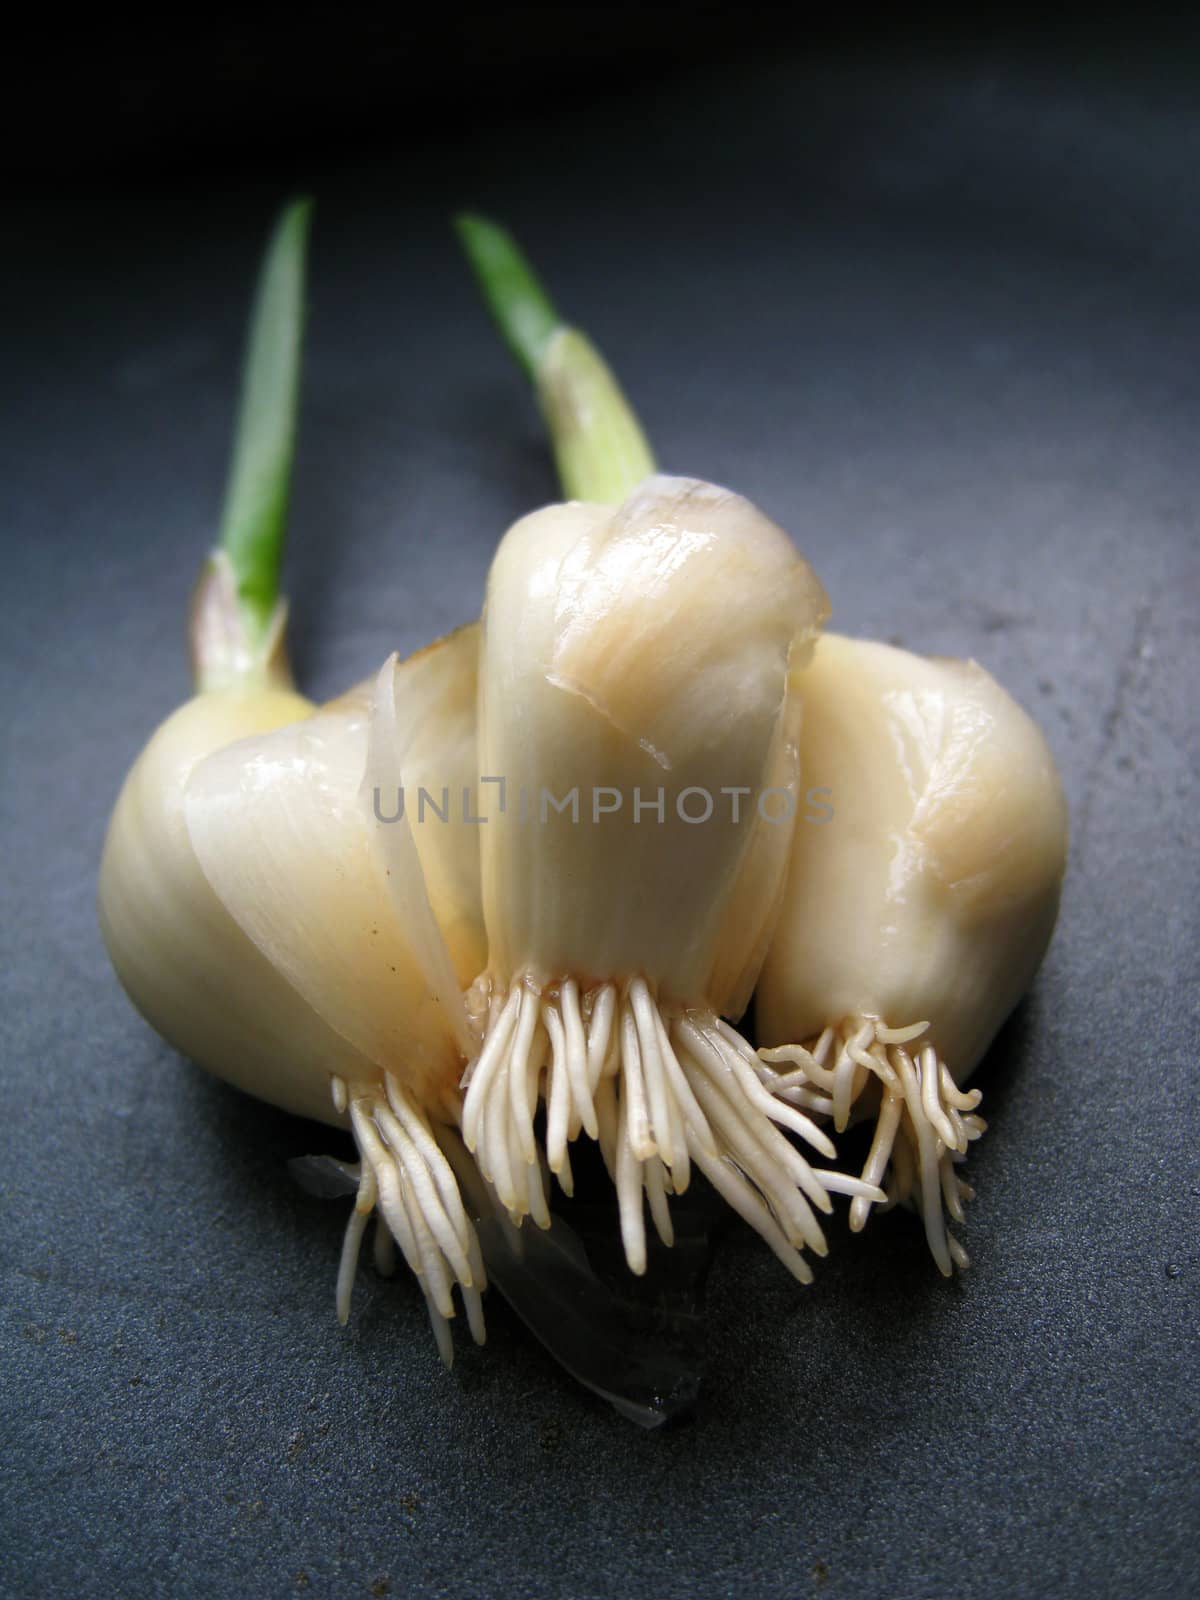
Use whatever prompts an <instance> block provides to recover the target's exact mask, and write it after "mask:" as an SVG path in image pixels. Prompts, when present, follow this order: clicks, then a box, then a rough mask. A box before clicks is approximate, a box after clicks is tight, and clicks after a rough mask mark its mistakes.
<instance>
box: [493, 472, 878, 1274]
mask: <svg viewBox="0 0 1200 1600" xmlns="http://www.w3.org/2000/svg"><path fill="white" fill-rule="evenodd" d="M825 609H826V603H825V595H824V591H823V590H822V588H821V586H820V584H819V583H818V581H817V579H816V577H815V576H814V575H813V573H812V571H811V569H810V568H809V566H808V565H807V563H806V562H805V561H803V560H802V559H801V558H800V557H799V556H798V555H797V553H796V551H795V549H794V548H793V546H792V545H791V543H790V542H789V540H788V539H787V537H786V536H785V535H784V534H783V533H782V532H781V531H780V530H779V529H778V528H777V527H775V525H774V524H773V523H771V522H769V521H768V520H767V519H766V518H765V517H764V516H763V515H762V514H761V512H759V511H757V510H756V509H755V508H754V507H753V506H752V505H750V504H749V503H748V502H747V501H745V500H743V499H741V498H740V497H739V496H737V495H734V494H731V493H729V492H728V491H726V490H723V489H718V488H715V487H713V486H712V485H711V484H705V483H701V482H698V481H696V480H692V479H682V478H667V477H654V478H650V479H648V480H647V481H646V482H645V483H644V484H643V485H642V486H641V487H640V488H639V489H638V490H636V491H635V492H634V493H633V494H632V495H631V496H630V497H629V498H628V499H627V500H626V501H625V503H624V504H623V505H622V506H620V507H619V508H617V509H615V510H614V509H613V508H611V507H604V506H598V505H586V504H579V503H571V504H568V505H561V506H552V507H550V508H548V509H546V510H544V511H540V512H536V513H534V514H533V515H532V516H529V517H526V518H525V519H524V520H523V521H521V522H519V523H517V524H516V526H515V527H513V528H512V529H511V530H510V531H509V533H508V534H507V535H506V537H505V539H504V541H503V542H502V544H501V546H500V549H499V551H498V553H497V555H496V557H495V560H494V562H493V565H492V570H491V574H490V577H489V581H488V590H487V600H486V605H485V610H484V620H483V644H482V649H481V659H480V725H479V749H480V756H479V760H480V773H481V776H482V778H483V779H484V781H485V782H487V781H491V782H492V783H493V784H494V785H495V794H494V804H493V805H492V806H491V807H490V808H489V812H488V820H487V824H486V826H484V827H483V828H482V830H481V840H480V843H481V848H482V864H483V904H484V918H485V923H486V927H487V934H488V965H487V968H486V970H485V971H484V972H482V973H481V975H480V977H479V979H478V981H477V983H476V984H475V985H474V987H473V990H472V992H471V995H470V998H469V1005H470V1007H471V1009H472V1011H473V1013H474V1014H475V1015H476V1016H477V1017H478V1018H479V1026H480V1028H481V1032H482V1047H481V1049H480V1050H479V1052H478V1055H477V1058H476V1059H475V1060H474V1062H473V1063H472V1065H471V1067H470V1069H469V1076H468V1079H467V1089H466V1096H465V1101H464V1109H463V1133H464V1138H465V1141H466V1143H467V1146H468V1148H469V1149H471V1150H472V1151H473V1152H474V1153H475V1155H476V1159H477V1160H478V1162H479V1164H480V1167H481V1169H482V1171H483V1172H484V1174H485V1175H486V1176H487V1177H488V1178H489V1179H490V1180H491V1181H492V1182H493V1183H494V1184H495V1186H496V1188H497V1191H498V1193H499V1196H500V1198H501V1200H502V1201H503V1202H504V1204H505V1205H506V1206H507V1207H508V1208H509V1210H510V1212H511V1213H512V1214H513V1216H514V1217H516V1218H519V1217H521V1216H523V1215H524V1214H526V1213H527V1212H533V1213H534V1214H535V1216H538V1217H539V1219H540V1220H544V1200H543V1198H542V1194H541V1173H540V1168H539V1164H538V1158H537V1151H536V1147H535V1142H534V1129H533V1123H534V1114H535V1110H536V1106H537V1101H538V1097H539V1094H542V1095H544V1098H545V1100H546V1104H547V1121H546V1152H547V1156H548V1160H549V1165H550V1168H551V1170H552V1171H553V1172H555V1173H557V1174H558V1176H559V1180H560V1182H561V1183H562V1185H563V1187H564V1188H565V1189H567V1190H568V1192H569V1190H570V1186H571V1181H572V1180H571V1169H570V1161H569V1155H568V1144H569V1142H570V1141H571V1140H573V1139H574V1138H576V1137H577V1136H578V1134H579V1132H580V1131H581V1130H585V1131H586V1132H587V1133H588V1134H589V1135H590V1136H591V1137H593V1138H597V1139H599V1141H600V1144H601V1148H602V1150H603V1152H604V1155H605V1158H606V1161H607V1163H608V1165H609V1169H610V1172H611V1173H612V1175H613V1178H614V1181H615V1184H616V1188H617V1194H618V1200H619V1205H620V1217H621V1228H622V1235H623V1239H624V1243H625V1250H626V1255H627V1257H628V1260H629V1263H630V1265H631V1267H632V1268H633V1270H634V1271H637V1272H640V1271H643V1270H644V1268H645V1232H644V1214H643V1193H644V1194H645V1196H646V1198H647V1199H648V1201H649V1206H650V1211H651V1215H652V1217H653V1220H654V1223H655V1226H656V1227H657V1229H658V1231H659V1233H660V1235H661V1236H662V1238H663V1239H664V1240H666V1241H667V1242H669V1241H670V1238H671V1224H670V1217H669V1212H668V1207H667V1196H668V1194H670V1193H672V1192H675V1193H678V1192H681V1191H682V1190H683V1189H684V1187H685V1186H686V1184H687V1182H688V1178H689V1174H690V1169H691V1164H692V1163H693V1162H694V1163H695V1164H696V1165H697V1166H699V1167H700V1168H701V1170H702V1171H703V1172H705V1174H706V1175H707V1176H708V1177H709V1178H710V1179H711V1181H712V1182H713V1184H714V1185H715V1187H716V1188H717V1189H718V1190H719V1191H720V1192H721V1193H722V1194H723V1195H724V1196H725V1198H726V1199H727V1200H728V1201H729V1202H730V1204H731V1205H733V1206H734V1207H735V1209H736V1210H738V1211H739V1212H740V1213H741V1214H742V1215H743V1216H744V1217H746V1218H747V1220H749V1221H750V1222H751V1223H752V1224H753V1226H755V1227H756V1228H757V1229H758V1230H759V1232H760V1233H761V1234H762V1235H763V1237H764V1238H765V1239H766V1240H767V1241H768V1243H769V1244H770V1245H771V1246H772V1248H773V1249H774V1250H775V1251H776V1253H777V1254H778V1255H779V1256H780V1258H781V1259H782V1260H783V1261H784V1262H785V1263H786V1264H787V1265H788V1267H789V1268H790V1269H791V1270H792V1271H793V1272H794V1273H795V1274H796V1276H797V1277H800V1278H801V1279H805V1280H806V1279H807V1278H808V1277H809V1276H810V1275H811V1274H810V1269H809V1268H808V1265H807V1263H806V1262H805V1261H804V1259H803V1257H802V1256H801V1255H800V1253H799V1250H800V1248H801V1247H802V1246H804V1245H808V1246H810V1247H811V1248H812V1249H814V1250H816V1251H818V1252H823V1250H824V1248H825V1246H824V1238H823V1235H822V1233H821V1229H820V1226H819V1224H818V1222H817V1220H816V1217H815V1216H814V1214H813V1209H812V1208H813V1207H814V1206H815V1207H817V1208H818V1209H820V1210H828V1209H829V1207H830V1201H829V1198H828V1193H827V1191H828V1190H829V1189H838V1188H841V1189H846V1190H849V1191H851V1192H855V1193H866V1194H870V1195H872V1196H874V1197H877V1198H881V1196H880V1195H879V1191H878V1190H875V1189H871V1188H864V1186H862V1185H861V1184H859V1183H857V1182H856V1181H855V1180H853V1179H846V1178H844V1177H842V1176H841V1175H838V1174H829V1173H823V1172H814V1171H813V1170H812V1169H811V1168H810V1166H809V1164H808V1162H807V1161H806V1160H805V1159H804V1158H803V1156H801V1155H800V1153H799V1152H798V1151H797V1150H796V1149H795V1147H794V1146H793V1145H792V1144H791V1143H790V1142H789V1141H788V1140H787V1139H786V1138H785V1137H784V1135H783V1133H782V1132H781V1131H780V1127H779V1126H776V1124H779V1125H781V1126H782V1127H786V1128H789V1129H792V1130H793V1131H795V1132H797V1133H799V1134H800V1135H801V1136H802V1137H804V1138H805V1139H807V1140H808V1142H809V1143H810V1144H812V1145H814V1146H815V1147H816V1148H817V1149H819V1150H821V1151H823V1152H825V1153H827V1154H829V1155H832V1154H833V1153H834V1151H833V1146H832V1145H831V1144H830V1142H829V1141H828V1139H827V1138H826V1136H825V1135H824V1134H822V1133H821V1132H820V1130H819V1129H817V1128H816V1126H815V1125H814V1124H813V1123H812V1121H811V1120H810V1119H809V1118H808V1117H806V1116H805V1115H803V1114H802V1113H801V1112H800V1111H798V1110H797V1109H796V1108H795V1107H792V1106H788V1105H786V1104H785V1103H784V1102H783V1101H781V1100H779V1099H777V1098H774V1097H772V1096H771V1095H769V1094H768V1093H767V1092H766V1090H765V1089H764V1088H763V1087H762V1085H761V1083H760V1081H759V1078H758V1076H757V1073H756V1071H755V1068H756V1066H757V1061H756V1058H755V1056H754V1053H753V1051H752V1050H751V1049H750V1047H749V1046H748V1045H747V1044H746V1043H745V1041H744V1040H743V1039H742V1038H741V1037H740V1035H739V1034H737V1033H736V1032H735V1031H734V1029H733V1028H731V1027H730V1026H729V1025H728V1024H727V1023H725V1022H722V1021H721V1020H719V1019H720V1017H721V1015H722V1013H723V1012H726V1011H729V1010H730V1009H732V1007H733V1005H734V1004H735V1003H744V1001H745V998H746V995H747V994H748V993H749V989H750V987H751V986H752V984H753V980H754V975H755V971H756V969H757V965H758V963H759V961H760V960H761V958H762V956H763V954H764V953H765V949H766V943H767V939H768V938H769V935H770V926H771V923H772V921H773V919H774V914H775V911H776V908H777V900H778V891H779V890H780V889H781V888H782V880H783V865H784V862H785V861H786V857H787V852H788V848H789V841H790V835H791V831H792V827H793V816H792V813H793V811H794V804H795V794H794V790H795V776H796V774H795V754H796V752H795V721H796V716H797V713H798V702H797V700H796V699H795V697H794V696H793V695H792V694H791V693H790V692H789V683H790V678H791V675H792V674H793V673H794V672H795V671H796V669H797V667H798V665H799V664H800V662H801V661H802V659H803V657H804V655H805V654H806V652H807V649H808V646H809V643H810V641H811V639H812V638H813V636H814V635H815V633H816V631H817V629H818V628H819V626H820V624H821V621H822V620H823V617H824V615H825ZM772 861H773V862H774V872H772V870H771V863H772ZM772 878H774V880H775V883H774V884H773V883H772Z"/></svg>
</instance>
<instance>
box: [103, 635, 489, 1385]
mask: <svg viewBox="0 0 1200 1600" xmlns="http://www.w3.org/2000/svg"><path fill="white" fill-rule="evenodd" d="M476 663H477V649H476V641H475V636H474V630H472V629H466V630H463V631H462V632H461V633H460V634H457V635H452V636H451V637H450V638H449V639H447V640H443V641H441V642H439V644H437V645H435V646H431V647H430V648H429V649H428V650H426V651H423V652H421V654H420V655H418V656H417V657H414V658H413V659H412V661H411V662H406V663H404V664H401V665H397V663H396V662H395V659H394V658H393V659H392V660H390V661H389V662H388V663H386V664H385V666H384V668H383V671H382V672H381V673H380V675H379V678H378V680H377V682H376V684H375V685H374V689H373V692H372V693H370V694H368V693H367V692H365V690H364V689H362V688H360V689H359V690H357V691H352V692H351V693H349V694H348V695H345V696H343V697H342V698H341V699H340V700H339V701H337V702H335V703H334V704H333V705H332V706H331V707H328V708H326V709H325V710H322V711H314V708H313V707H312V706H311V705H310V704H309V702H307V701H305V700H302V699H301V698H300V697H299V696H296V695H283V694H280V693H279V692H277V691H270V693H269V694H262V695H250V694H246V693H241V692H238V691H217V692H210V693H208V694H204V695H201V696H198V697H197V698H196V699H195V700H193V701H191V702H189V704H188V705H187V706H185V707H184V708H183V709H182V710H181V711H180V712H177V713H176V714H175V716H174V717H172V718H171V719H169V720H168V722H167V723H166V724H165V725H164V727H163V728H162V729H160V730H159V732H158V733H157V734H156V735H155V736H154V738H153V739H152V740H151V742H150V745H149V746H148V748H147V750H146V752H145V753H144V754H143V756H142V757H141V758H140V760H139V762H138V763H137V764H136V765H135V767H134V769H133V771H132V772H131V774H130V776H129V778H128V780H127V781H126V785H125V787H124V789H123V791H122V794H121V797H120V799H119V800H118V804H117V808H116V811H115V813H114V817H113V822H112V825H111V827H110V831H109V838H108V843H107V845H106V848H105V854H104V862H103V865H102V869H101V883H100V918H101V925H102V927H103V930H104V934H105V939H106V942H107V944H108V948H109V953H110V956H111V958H112V961H113V965H114V967H115V968H116V970H117V972H118V975H119V976H120V977H121V980H122V982H123V983H124V985H125V987H126V989H127V990H128V992H129V993H130V996H131V998H132V999H133V1001H134V1003H135V1005H137V1007H138V1009H139V1010H141V1011H142V1012H143V1014H144V1015H145V1016H146V1017H147V1018H148V1020H150V1021H151V1022H152V1024H153V1025H154V1026H155V1028H156V1029H157V1030H158V1031H159V1032H160V1033H161V1034H162V1035H163V1037H164V1038H166V1039H167V1040H168V1041H169V1042H170V1043H172V1044H173V1045H175V1046H176V1048H178V1049H180V1050H181V1051H183V1052H184V1053H185V1054H187V1055H190V1056H191V1057H193V1059H195V1060H196V1061H198V1062H199V1063H200V1064H201V1065H203V1066H205V1067H207V1068H209V1070H211V1071H213V1072H215V1073H217V1074H218V1075H220V1076H221V1077H223V1078H225V1079H227V1080H228V1081H230V1082H231V1083H234V1084H235V1085H236V1086H237V1087H239V1088H241V1089H244V1090H246V1091H248V1092H250V1093H252V1094H255V1095H257V1096H259V1097H260V1098H263V1099H266V1100H269V1101H271V1102H272V1103H273V1104H275V1105H279V1106H281V1107H283V1108H285V1109H287V1110H289V1111H294V1112H298V1113H300V1114H302V1115H306V1116H310V1117H315V1118H318V1119H320V1120H322V1121H325V1122H328V1123H331V1124H334V1125H345V1124H346V1123H349V1125H350V1127H351V1128H352V1130H353V1133H354V1136H355V1139H356V1141H357V1143H358V1146H359V1151H360V1154H361V1156H362V1167H361V1175H360V1187H359V1194H358V1199H357V1202H356V1207H355V1211H354V1213H353V1214H352V1217H351V1220H350V1224H349V1226H348V1228H347V1233H346V1239H345V1245H344V1248H343V1254H342V1263H341V1268H340V1270H339V1274H338V1297H337V1298H338V1312H339V1316H340V1317H341V1318H342V1320H343V1321H344V1320H345V1318H346V1316H347V1314H348V1310H349V1298H350V1289H351V1285H352V1282H353V1276H354V1269H355V1264H356V1262H357V1257H358V1250H359V1246H360V1243H361V1240H362V1237H363V1233H364V1230H365V1228H366V1224H367V1220H368V1218H369V1216H370V1214H371V1212H372V1210H373V1209H374V1207H375V1205H376V1203H378V1206H379V1209H380V1211H381V1213H382V1223H383V1224H386V1229H387V1230H390V1234H391V1235H392V1236H393V1237H394V1238H395V1239H396V1240H397V1241H398V1242H399V1244H400V1246H401V1249H402V1251H403V1253H404V1255H405V1258H406V1260H407V1261H408V1262H409V1264H410V1266H411V1267H412V1268H413V1270H414V1271H415V1272H416V1273H417V1274H418V1276H419V1278H420V1281H421V1284H422V1288H423V1289H424V1291H425V1294H426V1297H427V1300H428V1302H429V1307H430V1316H431V1321H432V1323H433V1326H434V1332H435V1334H436V1336H437V1339H438V1344H439V1348H440V1349H441V1351H442V1354H443V1356H444V1357H445V1358H446V1359H447V1360H449V1359H450V1355H451V1349H450V1340H449V1331H448V1327H447V1324H446V1319H447V1318H448V1317H450V1316H452V1315H453V1314H454V1306H453V1301H452V1298H451V1286H452V1284H453V1283H457V1284H458V1285H459V1286H460V1287H461V1289H462V1293H463V1299H464V1302H465V1305H466V1308H467V1312H468V1319H469V1321H470V1324H471V1328H472V1332H473V1333H474V1334H475V1337H476V1338H477V1339H480V1340H482V1338H483V1321H482V1311H481V1306H480V1299H479V1297H480V1292H481V1290H482V1289H483V1287H484V1284H485V1278H484V1270H483V1263H482V1258H481V1256H480V1252H479V1247H478V1244H477V1241H476V1239H475V1233H474V1229H473V1227H472V1225H471V1223H470V1220H469V1218H468V1217H467V1215H466V1212H465V1209H464V1207H463V1204H462V1201H461V1198H460V1196H459V1190H458V1185H457V1182H456V1180H455V1178H454V1175H453V1172H452V1171H451V1168H450V1165H449V1163H448V1161H447V1159H446V1157H445V1155H444V1154H443V1153H442V1150H441V1148H440V1144H439V1133H438V1126H439V1124H440V1123H447V1122H451V1121H454V1120H456V1118H457V1114H458V1108H459V1097H458V1090H457V1084H458V1079H459V1076H460V1074H461V1071H462V1065H463V1061H464V1059H465V1056H466V1053H467V1051H468V1050H469V1049H470V1048H471V1043H472V1041H471V1035H470V1033H469V1029H468V1024H467V1019H466V1014H465V1011H464V1010H463V1006H462V1002H461V996H460V984H461V981H462V979H461V978H460V975H459V973H458V972H457V971H456V969H455V965H454V961H453V959H452V956H451V953H450V950H449V949H448V947H447V945H446V944H445V943H444V941H443V939H442V935H441V932H440V930H439V926H438V917H439V915H440V914H442V907H443V905H444V907H445V917H446V927H447V928H448V930H449V931H450V934H451V938H452V941H453V942H454V945H455V948H456V949H457V951H458V954H459V959H460V960H462V961H465V962H467V963H470V962H471V961H473V960H474V959H475V956H476V952H477V951H478V949H479V948H480V946H481V933H480V931H479V927H478V913H477V912H475V913H474V914H473V913H472V909H471V907H472V903H473V901H474V900H475V899H476V897H474V896H473V894H472V890H471V876H472V874H473V873H474V872H475V870H476V869H475V868H474V867H473V866H472V865H471V863H470V858H469V856H468V857H467V858H466V859H465V862H461V863H460V859H459V858H460V857H461V856H462V852H461V850H460V849H459V848H458V846H459V845H460V844H461V841H460V840H456V839H455V837H454V836H453V830H448V831H447V832H446V833H444V834H443V833H441V832H439V831H437V830H435V829H433V828H429V827H427V828H418V829H412V828H410V827H409V824H408V822H407V820H406V819H399V820H398V821H397V822H396V823H395V824H394V825H392V826H389V827H388V828H387V829H386V830H384V829H381V828H380V827H379V826H378V825H377V824H376V822H375V820H374V815H373V813H374V811H375V791H376V789H377V788H378V786H379V785H378V783H377V782H376V781H375V780H374V769H375V768H378V769H379V770H391V769H392V768H393V767H394V764H395V763H397V762H399V763H400V764H401V765H402V766H405V767H408V766H409V765H411V769H412V770H413V771H414V772H421V771H427V770H428V771H433V770H435V769H436V771H437V772H438V773H439V774H441V775H442V781H444V782H447V783H454V784H457V783H467V784H469V783H470V782H471V781H472V779H473V774H474V768H475V760H474V740H473V729H474V720H475V718H474V702H475V676H476ZM379 743H382V744H385V745H386V746H387V754H386V760H383V761H379V760H377V761H375V762H374V763H371V761H370V757H369V746H373V745H376V744H379ZM383 833H386V835H387V838H386V841H385V842H383V843H381V842H380V838H379V836H380V835H381V834H383ZM476 848H477V847H476ZM426 866H427V867H428V882H429V889H428V890H427V889H426V874H425V870H424V869H425V867H426ZM389 1248H390V1245H389V1244H388V1240H387V1234H386V1233H385V1232H384V1231H383V1229H382V1225H381V1229H380V1232H378V1233H377V1253H378V1254H379V1255H380V1257H381V1259H383V1260H385V1259H386V1255H387V1252H388V1249H389Z"/></svg>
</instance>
